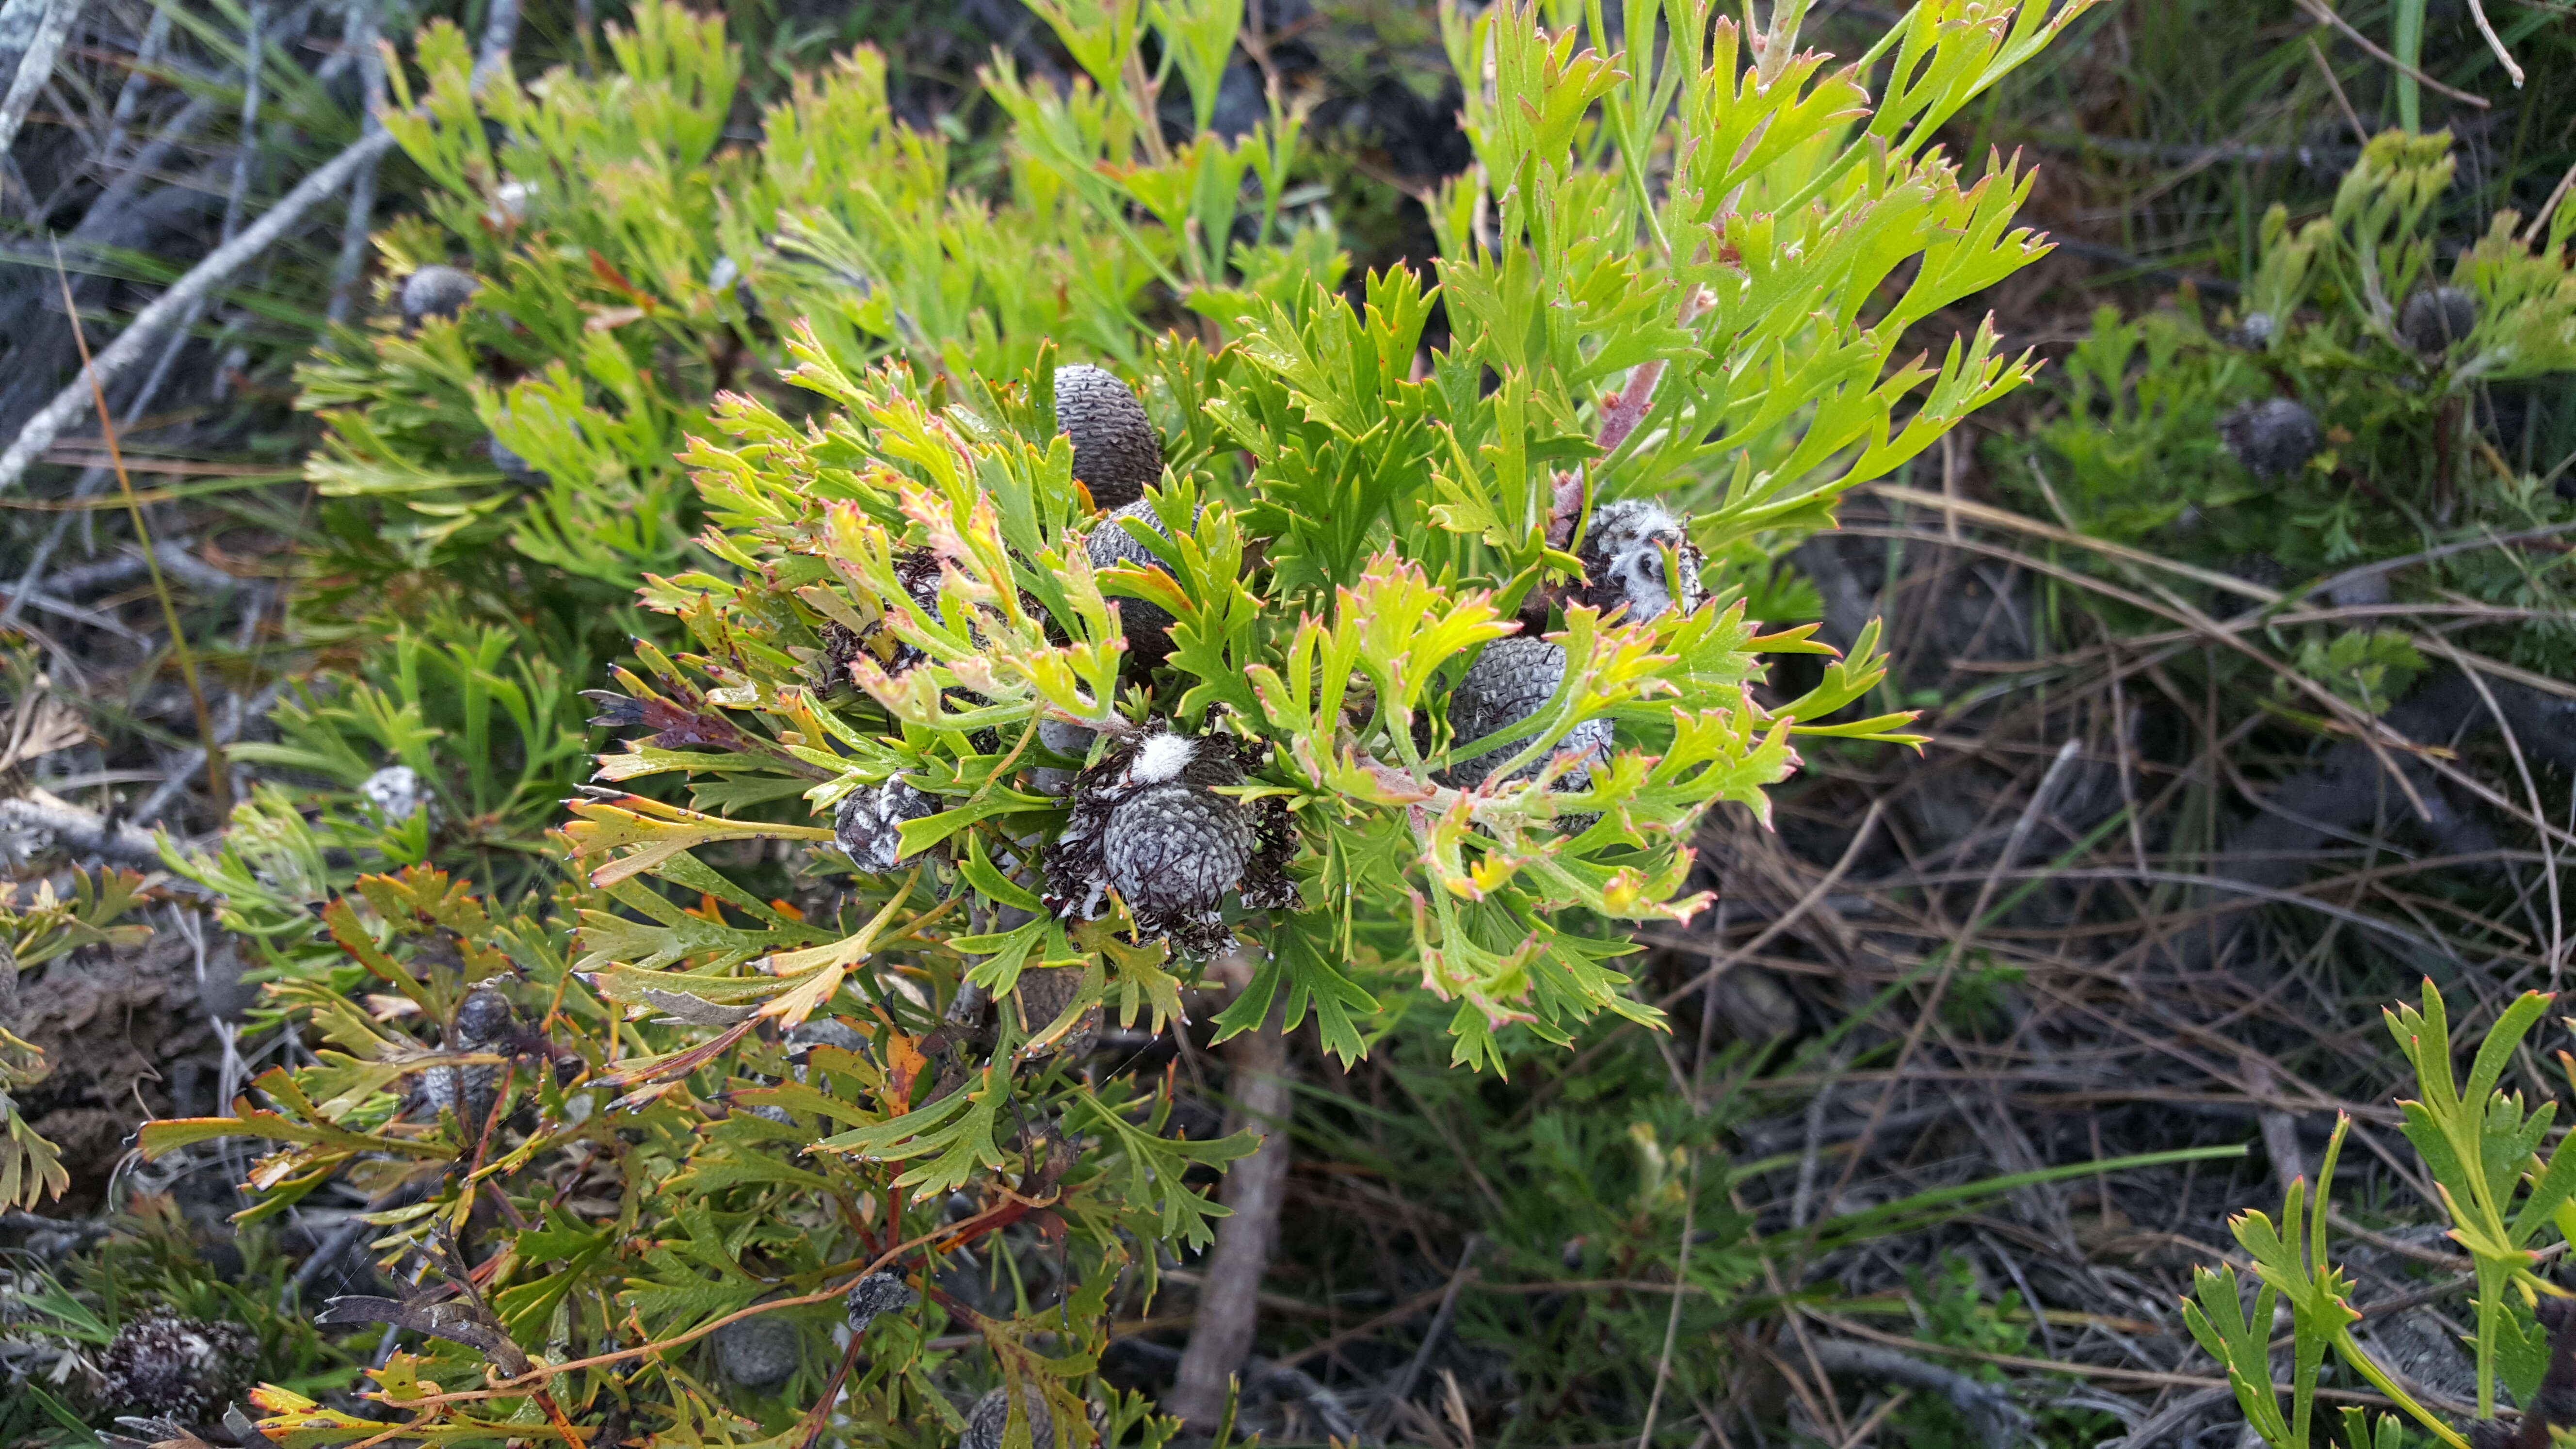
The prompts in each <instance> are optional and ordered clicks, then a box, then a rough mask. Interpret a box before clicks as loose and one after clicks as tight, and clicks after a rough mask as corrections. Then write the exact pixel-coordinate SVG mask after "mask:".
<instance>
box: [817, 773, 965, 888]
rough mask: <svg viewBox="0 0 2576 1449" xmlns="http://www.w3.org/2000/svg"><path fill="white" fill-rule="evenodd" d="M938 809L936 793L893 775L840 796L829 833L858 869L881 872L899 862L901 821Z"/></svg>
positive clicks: (900, 857)
mask: <svg viewBox="0 0 2576 1449" xmlns="http://www.w3.org/2000/svg"><path fill="white" fill-rule="evenodd" d="M938 813H939V801H938V799H937V798H936V797H934V796H931V795H926V794H924V793H922V792H921V791H920V790H917V789H915V788H913V787H912V786H910V785H908V784H905V783H904V781H903V779H902V777H901V776H897V777H895V778H894V779H890V780H887V781H885V782H884V783H883V784H878V785H865V786H861V787H860V788H858V789H856V790H853V791H851V792H850V793H849V794H848V795H846V796H844V797H842V800H841V808H840V811H839V813H837V814H835V815H834V816H833V817H832V834H833V837H834V838H835V839H837V840H838V841H839V842H840V845H841V848H842V849H843V850H846V851H848V852H849V853H850V859H851V861H852V862H853V863H855V864H856V865H857V866H858V868H859V869H861V870H863V871H867V872H868V873H870V874H871V875H883V874H885V873H886V872H888V871H890V870H893V869H894V868H895V867H896V866H898V865H901V864H902V863H903V836H902V833H901V832H902V830H903V823H904V822H905V821H907V820H923V819H927V818H929V817H930V816H933V815H936V814H938Z"/></svg>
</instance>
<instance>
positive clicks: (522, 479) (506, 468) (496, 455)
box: [483, 438, 554, 488]
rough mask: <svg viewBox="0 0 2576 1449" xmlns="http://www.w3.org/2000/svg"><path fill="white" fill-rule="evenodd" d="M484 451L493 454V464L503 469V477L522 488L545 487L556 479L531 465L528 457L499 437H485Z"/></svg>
mask: <svg viewBox="0 0 2576 1449" xmlns="http://www.w3.org/2000/svg"><path fill="white" fill-rule="evenodd" d="M483 451H484V452H485V453H487V454H489V455H491V458H492V466H493V467H495V468H498V469H500V470H501V476H502V477H504V478H507V479H508V480H510V481H511V482H512V483H514V484H516V485H518V486H519V487H521V488H543V487H545V486H546V485H547V484H548V483H550V482H552V481H554V480H553V479H551V478H549V477H548V476H546V472H545V470H544V469H542V468H536V467H532V466H530V465H529V463H528V460H527V459H525V458H522V457H520V456H519V454H518V453H517V451H516V450H514V449H512V448H511V447H510V445H509V444H507V443H504V442H502V441H501V440H500V439H499V438H486V439H484V440H483Z"/></svg>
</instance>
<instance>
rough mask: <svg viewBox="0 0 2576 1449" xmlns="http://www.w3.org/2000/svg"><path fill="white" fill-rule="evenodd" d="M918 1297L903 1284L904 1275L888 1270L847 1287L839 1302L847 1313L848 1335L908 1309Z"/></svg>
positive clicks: (863, 1331) (862, 1331) (910, 1288)
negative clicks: (902, 1309) (889, 1315)
mask: <svg viewBox="0 0 2576 1449" xmlns="http://www.w3.org/2000/svg"><path fill="white" fill-rule="evenodd" d="M920 1296H921V1295H919V1294H917V1293H915V1292H913V1291H912V1285H911V1284H909V1283H906V1282H905V1281H903V1275H902V1274H900V1273H897V1272H893V1271H891V1270H888V1269H880V1270H878V1271H877V1272H874V1273H870V1274H869V1275H868V1276H866V1277H864V1278H862V1279H860V1280H859V1281H857V1282H856V1283H853V1284H851V1285H850V1291H849V1292H848V1293H847V1294H845V1295H843V1297H842V1299H841V1302H842V1305H843V1306H844V1307H846V1308H847V1309H848V1310H849V1314H850V1332H852V1333H865V1332H867V1331H868V1325H869V1324H871V1323H874V1322H876V1321H877V1319H878V1318H879V1317H880V1316H882V1315H884V1314H888V1313H892V1312H894V1311H895V1310H897V1309H900V1308H909V1307H911V1306H912V1304H913V1300H914V1299H916V1298H918V1297H920Z"/></svg>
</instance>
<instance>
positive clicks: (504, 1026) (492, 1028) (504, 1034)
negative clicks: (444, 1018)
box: [420, 986, 519, 1141]
mask: <svg viewBox="0 0 2576 1449" xmlns="http://www.w3.org/2000/svg"><path fill="white" fill-rule="evenodd" d="M518 1031H519V1017H518V1013H517V1012H515V1011H513V1010H511V1008H510V998H508V997H506V996H503V995H502V994H501V993H500V992H498V991H496V990H494V989H493V988H491V987H489V986H478V987H476V988H474V989H473V990H472V991H469V992H467V993H466V994H465V999H464V1000H463V1001H460V1002H458V1003H457V1004H456V1024H455V1025H454V1026H451V1027H449V1028H448V1030H447V1050H449V1051H451V1052H458V1053H463V1052H495V1051H507V1050H509V1049H510V1048H511V1047H512V1046H513V1045H514V1039H515V1038H516V1037H517V1035H518ZM420 1085H421V1095H422V1097H423V1099H424V1100H425V1101H426V1103H427V1104H428V1107H429V1115H431V1116H433V1117H434V1116H436V1115H437V1114H438V1113H439V1112H440V1111H441V1110H442V1109H443V1110H447V1111H452V1112H454V1113H455V1114H456V1118H457V1121H458V1122H459V1123H461V1124H462V1125H463V1126H464V1128H465V1131H466V1133H467V1134H468V1140H469V1141H470V1140H471V1139H472V1137H473V1136H475V1135H479V1134H480V1133H481V1132H482V1130H483V1124H484V1123H486V1122H488V1121H490V1120H491V1118H492V1107H493V1103H494V1102H495V1101H496V1100H497V1099H498V1098H499V1096H500V1094H501V1068H500V1067H499V1066H497V1065H484V1066H473V1067H432V1068H430V1069H429V1070H428V1071H426V1072H423V1073H421V1080H420Z"/></svg>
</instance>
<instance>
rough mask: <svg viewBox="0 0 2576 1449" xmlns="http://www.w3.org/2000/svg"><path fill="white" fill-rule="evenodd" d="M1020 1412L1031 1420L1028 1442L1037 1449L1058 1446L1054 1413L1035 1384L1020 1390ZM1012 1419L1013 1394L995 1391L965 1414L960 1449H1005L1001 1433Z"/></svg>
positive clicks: (958, 1443) (958, 1445)
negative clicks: (964, 1425)
mask: <svg viewBox="0 0 2576 1449" xmlns="http://www.w3.org/2000/svg"><path fill="white" fill-rule="evenodd" d="M1020 1413H1021V1414H1022V1416H1023V1417H1025V1418H1026V1419H1027V1420H1028V1426H1029V1443H1030V1444H1032V1445H1034V1446H1035V1449H1052V1446H1053V1445H1054V1444H1055V1413H1054V1411H1052V1410H1050V1409H1049V1408H1047V1405H1046V1397H1045V1395H1043V1394H1040V1393H1039V1392H1038V1390H1037V1386H1036V1385H1035V1384H1024V1385H1022V1386H1021V1388H1020ZM1010 1420H1011V1391H1010V1390H1009V1389H1006V1388H1004V1389H995V1390H993V1391H992V1392H991V1393H989V1394H986V1395H985V1396H984V1397H982V1398H980V1399H977V1400H976V1401H975V1407H973V1408H971V1409H968V1410H967V1411H966V1432H965V1433H964V1434H963V1435H961V1436H959V1438H958V1440H957V1449H1002V1434H1003V1431H1004V1430H1005V1429H1006V1428H1007V1427H1008V1426H1009V1424H1010Z"/></svg>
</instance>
